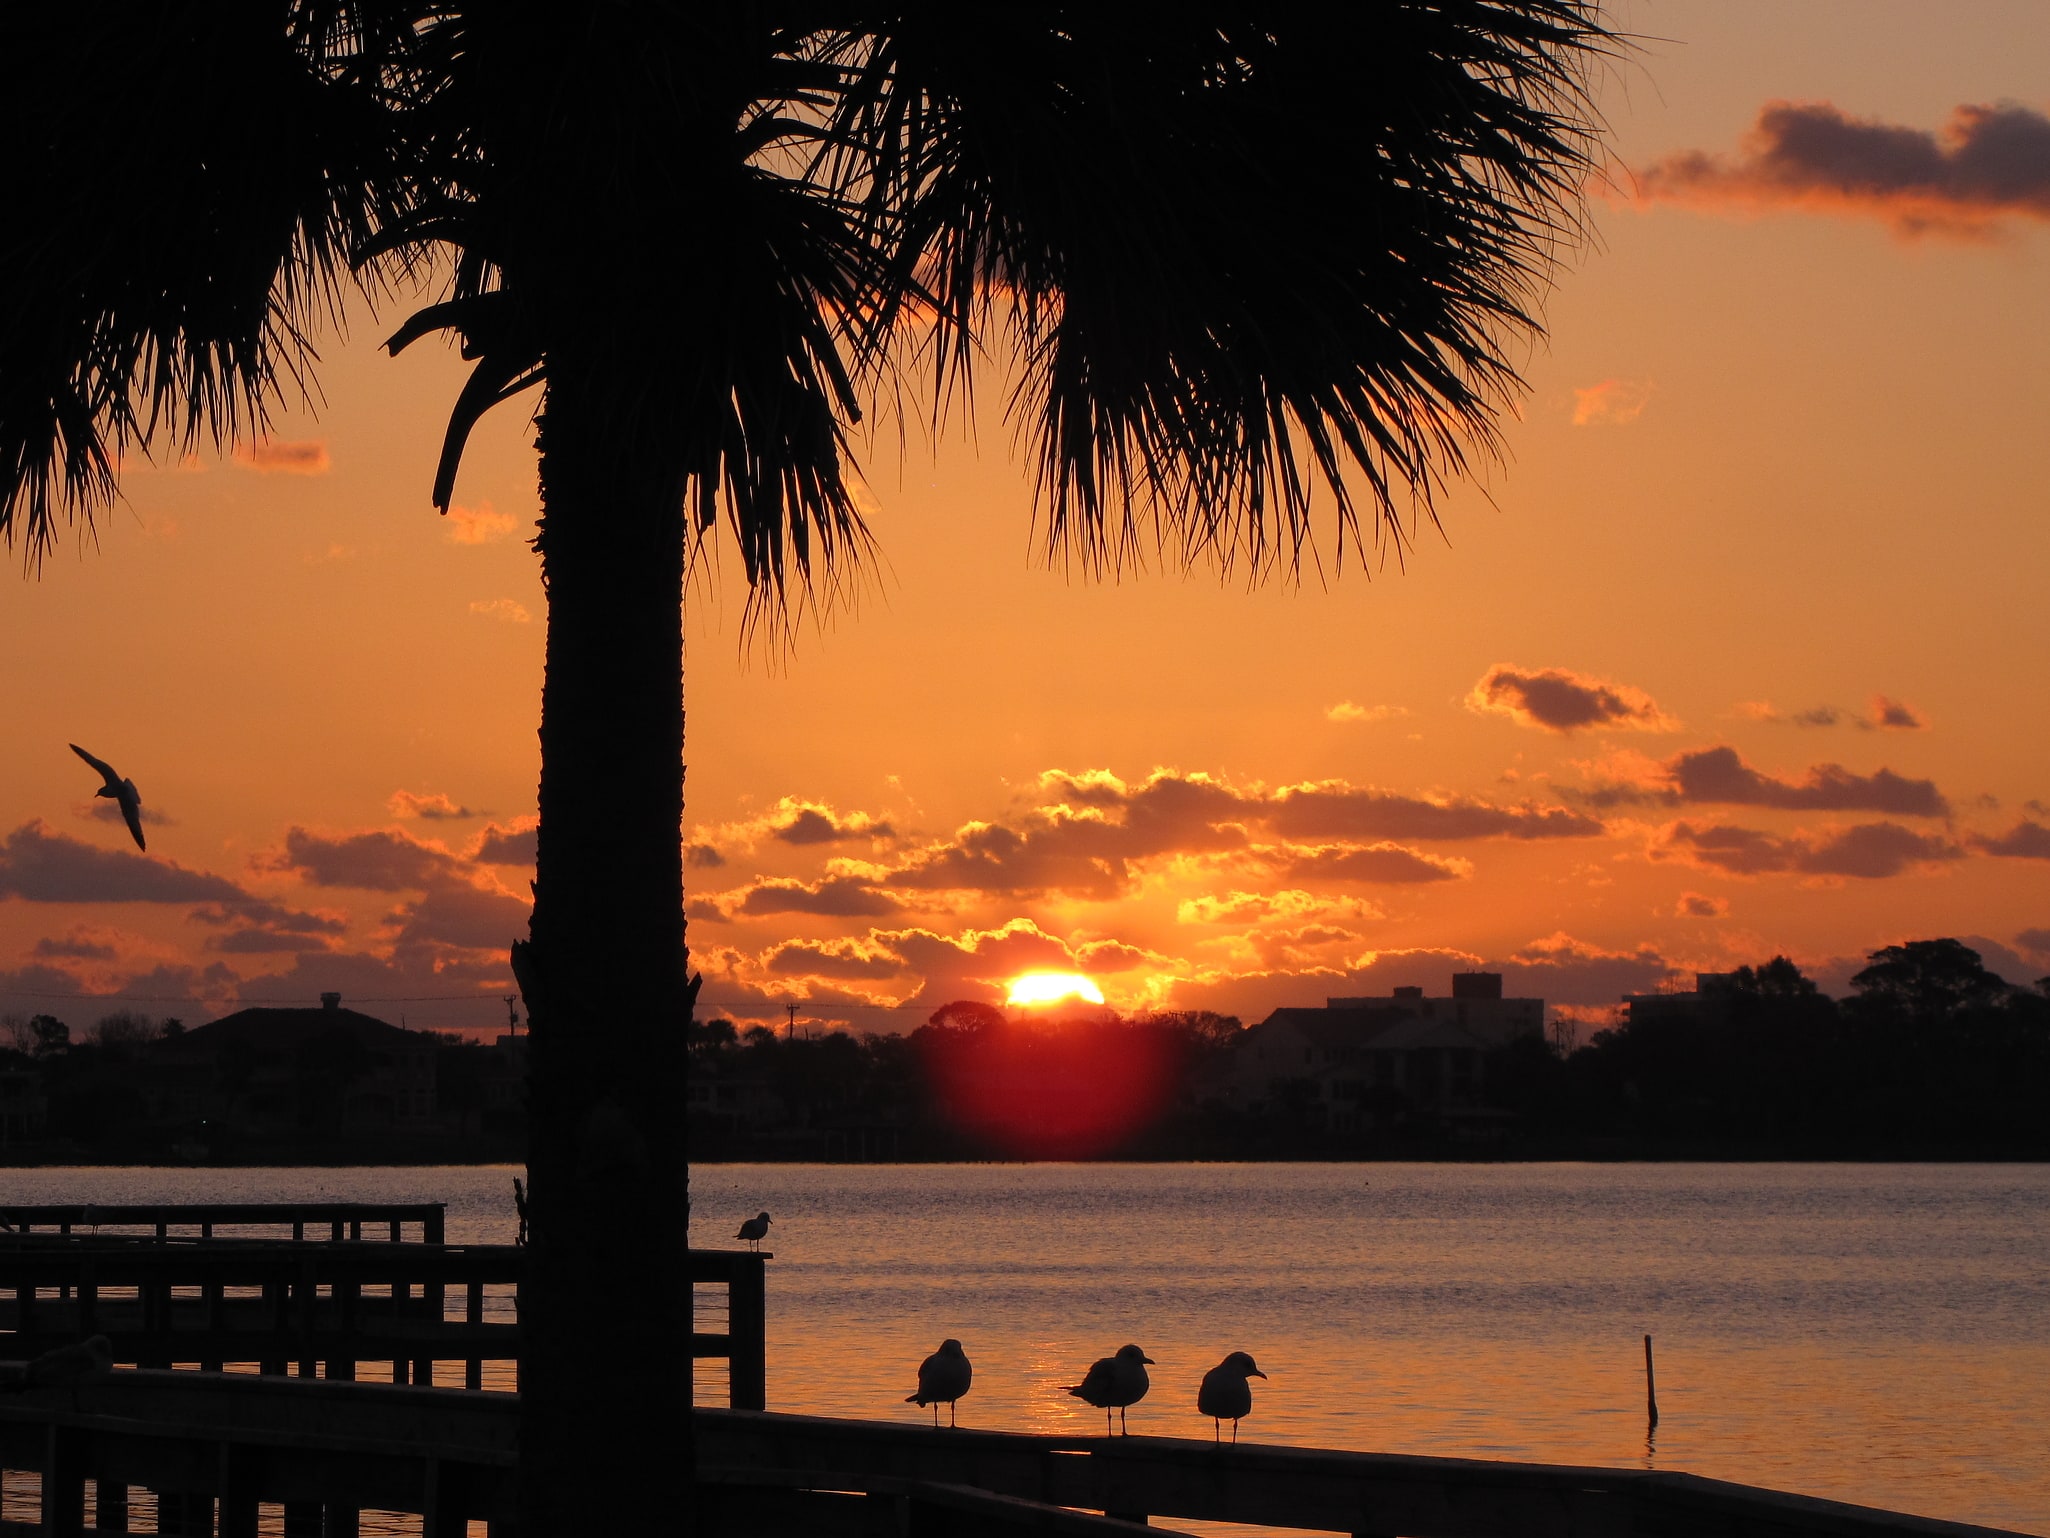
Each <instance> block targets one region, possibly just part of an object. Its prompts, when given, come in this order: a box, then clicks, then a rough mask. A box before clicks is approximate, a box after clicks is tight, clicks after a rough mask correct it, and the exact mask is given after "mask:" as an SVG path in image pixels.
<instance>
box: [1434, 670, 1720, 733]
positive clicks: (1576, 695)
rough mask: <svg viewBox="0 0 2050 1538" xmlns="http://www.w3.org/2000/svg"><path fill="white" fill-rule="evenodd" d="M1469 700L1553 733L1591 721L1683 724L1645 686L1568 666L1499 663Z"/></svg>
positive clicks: (1663, 727) (1635, 727)
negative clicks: (1531, 667)
mask: <svg viewBox="0 0 2050 1538" xmlns="http://www.w3.org/2000/svg"><path fill="white" fill-rule="evenodd" d="M1466 703H1467V708H1468V709H1470V710H1476V711H1481V712H1484V713H1492V714H1495V715H1503V716H1507V717H1509V719H1510V720H1512V721H1514V722H1516V723H1517V725H1519V726H1536V727H1542V728H1544V729H1545V730H1546V731H1553V732H1573V731H1579V730H1580V729H1581V728H1583V727H1589V726H1610V727H1617V728H1621V729H1625V730H1630V731H1641V732H1670V731H1673V730H1676V729H1677V728H1678V726H1679V724H1680V723H1679V722H1677V721H1675V720H1673V719H1671V718H1670V717H1668V716H1667V715H1666V714H1665V713H1664V712H1662V711H1661V710H1660V709H1659V708H1658V706H1657V705H1656V704H1654V703H1653V701H1652V699H1651V696H1649V695H1648V694H1646V693H1645V692H1644V691H1643V690H1642V689H1633V688H1631V687H1630V686H1629V685H1628V684H1617V683H1610V682H1609V681H1608V680H1606V679H1600V678H1587V677H1583V676H1582V675H1580V674H1578V673H1573V672H1569V671H1567V670H1566V669H1564V668H1543V669H1540V670H1539V671H1537V672H1529V671H1526V670H1524V669H1521V668H1516V667H1511V666H1510V665H1509V664H1507V663H1497V664H1495V666H1493V667H1491V668H1489V669H1488V671H1487V672H1486V673H1484V674H1482V675H1481V681H1480V682H1479V683H1477V684H1475V685H1474V686H1473V692H1472V693H1471V694H1469V695H1468V696H1467V697H1466Z"/></svg>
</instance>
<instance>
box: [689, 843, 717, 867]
mask: <svg viewBox="0 0 2050 1538" xmlns="http://www.w3.org/2000/svg"><path fill="white" fill-rule="evenodd" d="M683 863H684V864H685V865H688V866H689V867H690V868H691V869H692V870H717V869H718V868H719V867H720V866H722V865H724V864H725V863H726V856H724V855H723V854H721V853H719V851H718V850H717V849H716V848H714V847H713V846H712V845H710V844H685V845H684V846H683Z"/></svg>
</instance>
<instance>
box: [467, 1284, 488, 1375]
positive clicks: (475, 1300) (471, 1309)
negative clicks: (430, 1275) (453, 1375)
mask: <svg viewBox="0 0 2050 1538" xmlns="http://www.w3.org/2000/svg"><path fill="white" fill-rule="evenodd" d="M463 1315H464V1318H465V1320H466V1321H467V1322H468V1323H470V1324H482V1323H483V1322H484V1284H483V1283H482V1282H472V1283H470V1287H469V1299H468V1301H467V1303H466V1304H465V1306H464V1309H463ZM469 1352H470V1354H469V1355H468V1356H467V1357H465V1358H464V1360H463V1387H464V1388H482V1387H483V1386H484V1357H483V1355H482V1349H481V1348H480V1347H479V1346H478V1345H477V1343H476V1342H475V1341H474V1340H473V1341H472V1342H471V1343H470V1347H469Z"/></svg>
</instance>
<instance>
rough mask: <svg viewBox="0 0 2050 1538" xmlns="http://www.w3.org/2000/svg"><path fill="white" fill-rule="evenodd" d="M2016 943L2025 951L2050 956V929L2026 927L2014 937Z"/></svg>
mask: <svg viewBox="0 0 2050 1538" xmlns="http://www.w3.org/2000/svg"><path fill="white" fill-rule="evenodd" d="M2014 943H2015V944H2016V945H2019V946H2020V947H2021V948H2022V949H2023V950H2025V951H2033V952H2035V953H2036V954H2037V955H2039V956H2050V929H2024V930H2023V931H2022V932H2021V933H2020V934H2018V935H2016V936H2015V937H2014Z"/></svg>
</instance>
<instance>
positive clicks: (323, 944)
mask: <svg viewBox="0 0 2050 1538" xmlns="http://www.w3.org/2000/svg"><path fill="white" fill-rule="evenodd" d="M206 948H207V949H208V950H210V951H219V952H220V953H221V954H222V955H225V956H276V955H298V954H301V953H303V952H307V951H328V950H332V949H333V948H334V947H333V945H332V944H331V943H330V942H329V941H328V940H327V939H326V938H325V937H324V936H321V935H301V934H285V933H280V932H279V931H277V930H275V929H231V930H228V931H227V932H225V933H223V934H218V935H209V936H208V937H207V941H206Z"/></svg>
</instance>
